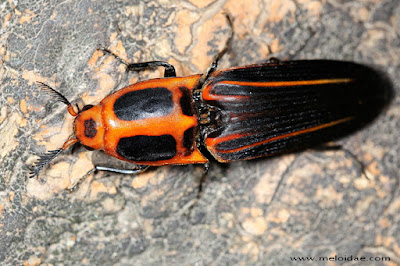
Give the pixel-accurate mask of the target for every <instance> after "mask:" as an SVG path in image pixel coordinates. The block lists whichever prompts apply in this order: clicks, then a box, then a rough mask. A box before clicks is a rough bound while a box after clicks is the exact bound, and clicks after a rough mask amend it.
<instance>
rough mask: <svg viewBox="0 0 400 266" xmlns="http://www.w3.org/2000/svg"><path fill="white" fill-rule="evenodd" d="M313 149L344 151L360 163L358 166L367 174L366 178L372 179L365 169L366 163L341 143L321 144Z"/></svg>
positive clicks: (363, 173) (364, 174) (362, 172)
mask: <svg viewBox="0 0 400 266" xmlns="http://www.w3.org/2000/svg"><path fill="white" fill-rule="evenodd" d="M313 149H314V150H316V151H339V150H341V151H343V152H344V153H345V154H346V155H347V156H348V157H350V159H352V160H353V161H354V162H355V163H356V164H357V165H358V167H359V168H360V171H361V174H362V175H363V176H365V178H367V179H370V178H369V176H368V174H367V171H366V170H365V168H366V167H365V165H364V163H363V162H362V161H361V160H360V159H358V157H357V156H356V155H354V153H352V152H351V151H350V150H348V149H346V148H343V146H342V145H340V144H339V145H338V144H333V145H330V144H324V145H321V146H317V147H314V148H313Z"/></svg>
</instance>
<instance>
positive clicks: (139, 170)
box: [66, 165, 149, 192]
mask: <svg viewBox="0 0 400 266" xmlns="http://www.w3.org/2000/svg"><path fill="white" fill-rule="evenodd" d="M148 168H149V166H148V165H137V166H136V167H135V168H134V169H120V168H114V167H107V166H101V165H96V166H95V167H94V168H93V169H92V170H90V171H89V172H87V173H86V175H84V176H82V177H81V178H80V179H79V180H78V182H76V184H75V185H74V186H73V187H71V188H67V189H66V190H67V191H68V192H73V191H74V190H76V189H77V188H78V187H79V185H80V184H82V182H83V181H85V179H86V178H87V177H88V176H90V175H91V174H92V173H94V172H96V171H106V172H112V173H118V174H126V175H136V174H140V173H142V172H144V171H146V170H147V169H148Z"/></svg>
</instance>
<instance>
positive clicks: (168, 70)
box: [98, 47, 176, 77]
mask: <svg viewBox="0 0 400 266" xmlns="http://www.w3.org/2000/svg"><path fill="white" fill-rule="evenodd" d="M98 50H100V51H103V52H106V53H108V54H110V55H112V56H114V57H115V59H117V60H118V61H119V62H120V63H122V64H124V65H126V68H127V70H128V71H141V70H145V69H149V68H151V69H152V68H157V67H164V69H165V71H164V77H176V71H175V67H174V66H173V65H171V64H169V63H167V62H164V61H149V62H143V63H133V64H130V63H128V62H126V61H125V60H124V59H122V58H121V57H119V56H118V55H116V54H114V53H113V52H111V51H110V50H108V49H107V48H105V47H99V48H98Z"/></svg>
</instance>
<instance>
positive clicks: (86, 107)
mask: <svg viewBox="0 0 400 266" xmlns="http://www.w3.org/2000/svg"><path fill="white" fill-rule="evenodd" d="M92 107H93V105H91V104H88V105H85V106H83V108H82V111H81V112H83V111H86V110H89V109H90V108H92Z"/></svg>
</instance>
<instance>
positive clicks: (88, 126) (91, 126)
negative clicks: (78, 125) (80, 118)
mask: <svg viewBox="0 0 400 266" xmlns="http://www.w3.org/2000/svg"><path fill="white" fill-rule="evenodd" d="M96 134H97V129H96V121H94V120H93V119H91V118H90V119H87V120H85V136H86V137H88V138H94V137H95V136H96Z"/></svg>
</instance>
